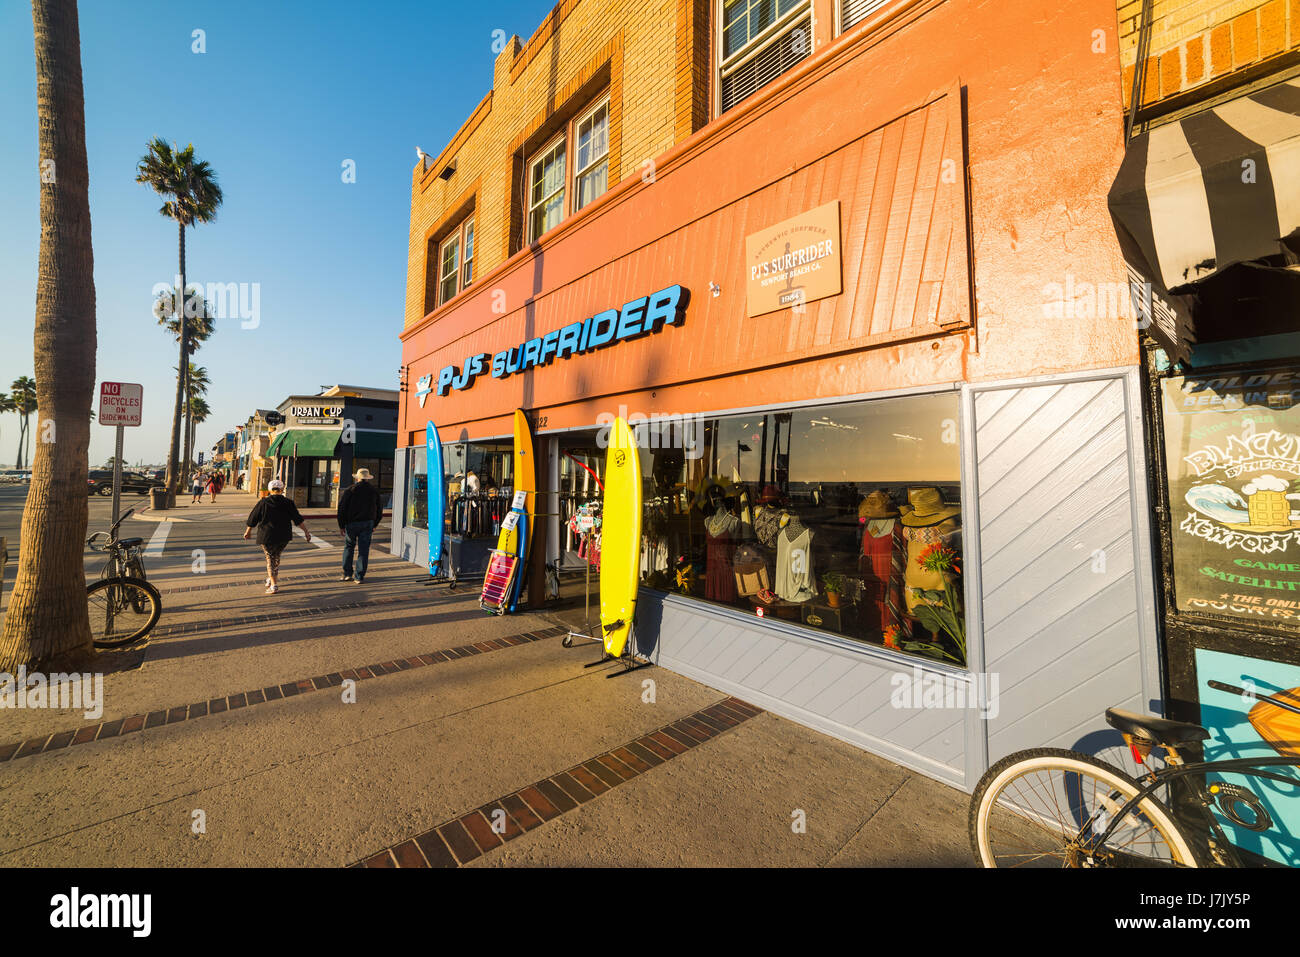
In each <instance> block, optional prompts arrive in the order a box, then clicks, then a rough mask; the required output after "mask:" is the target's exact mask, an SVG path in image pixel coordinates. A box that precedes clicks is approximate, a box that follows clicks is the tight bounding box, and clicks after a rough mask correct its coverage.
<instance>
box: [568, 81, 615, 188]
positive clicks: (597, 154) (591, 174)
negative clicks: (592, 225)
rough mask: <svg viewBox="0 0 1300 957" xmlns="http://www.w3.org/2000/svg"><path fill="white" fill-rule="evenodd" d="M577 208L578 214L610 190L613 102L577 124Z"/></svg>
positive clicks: (575, 140)
mask: <svg viewBox="0 0 1300 957" xmlns="http://www.w3.org/2000/svg"><path fill="white" fill-rule="evenodd" d="M573 138H574V151H573V155H574V163H573V208H574V211H575V212H576V211H577V210H579V209H582V207H584V206H586V205H587V204H588V203H590V202H591V201H592V200H593V199H595V198H596V197H597V196H599V195H600V194H601V193H603V192H605V190H607V189H609V99H608V98H606V99H604V100H602V101H601V102H600V103H598V104H597V105H596V106H595V107H594V108H593V109H591V110H589V111H588V112H587V113H586V114H585V115H584V116H580V117H579V118H578V121H577V122H576V123H574V125H573Z"/></svg>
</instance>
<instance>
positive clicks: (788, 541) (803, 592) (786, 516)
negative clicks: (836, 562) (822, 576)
mask: <svg viewBox="0 0 1300 957" xmlns="http://www.w3.org/2000/svg"><path fill="white" fill-rule="evenodd" d="M780 525H781V533H780V534H779V535H778V536H777V539H776V593H777V595H778V596H779V597H780V598H782V599H783V600H785V601H789V602H803V601H808V600H809V599H811V598H815V597H816V595H817V585H816V578H815V577H814V576H813V566H812V540H813V533H812V529H810V528H808V527H807V526H806V525H804V523H803V522H801V521H799V517H798V516H797V515H792V514H790V513H789V512H782V513H781V518H780Z"/></svg>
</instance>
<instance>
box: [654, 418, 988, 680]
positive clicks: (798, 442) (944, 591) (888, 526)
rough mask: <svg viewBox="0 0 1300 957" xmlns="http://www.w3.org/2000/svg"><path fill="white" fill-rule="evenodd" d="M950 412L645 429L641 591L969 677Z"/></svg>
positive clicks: (715, 421)
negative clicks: (894, 653)
mask: <svg viewBox="0 0 1300 957" xmlns="http://www.w3.org/2000/svg"><path fill="white" fill-rule="evenodd" d="M957 402H958V400H957V396H956V395H955V394H943V395H928V396H909V397H903V398H895V399H879V400H873V401H867V402H856V403H847V404H841V405H833V406H820V407H817V408H812V409H803V410H798V411H781V412H767V413H763V412H753V413H746V414H743V415H732V416H725V417H715V418H700V419H685V420H682V419H679V420H677V421H676V422H672V423H667V424H665V423H651V424H650V425H649V426H642V427H641V428H640V429H639V430H638V432H639V435H638V438H639V445H640V446H641V457H642V469H643V474H644V480H645V500H646V513H645V516H644V519H643V542H642V558H641V573H642V581H643V582H644V583H645V585H646V586H647V587H650V588H656V589H660V590H663V591H667V592H672V593H676V594H679V595H685V596H689V597H690V598H693V599H698V600H701V601H707V602H713V603H717V604H722V605H727V606H729V607H733V608H738V609H742V610H744V611H746V612H748V613H750V614H753V615H755V616H760V617H763V618H776V619H780V620H784V621H789V622H791V623H797V624H800V625H803V626H806V627H809V628H815V629H819V630H823V631H830V632H833V633H835V634H838V635H840V636H842V637H845V638H850V639H853V640H855V641H861V642H867V643H874V644H880V645H885V646H887V647H890V648H894V649H896V650H899V651H906V652H910V653H912V654H916V655H921V656H924V657H928V658H932V659H936V660H941V661H946V662H948V663H950V664H959V665H964V664H965V662H966V650H965V648H966V636H965V616H964V611H963V608H962V599H961V594H962V588H961V501H960V478H961V465H960V445H959V442H958V426H957V422H958V406H957Z"/></svg>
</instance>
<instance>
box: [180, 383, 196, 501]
mask: <svg viewBox="0 0 1300 957" xmlns="http://www.w3.org/2000/svg"><path fill="white" fill-rule="evenodd" d="M190 388H191V386H190V368H189V365H188V364H187V365H186V366H185V457H184V458H185V468H184V470H183V471H182V473H181V474H182V475H189V474H190V472H191V471H192V470H193V468H194V397H193V396H192V395H190Z"/></svg>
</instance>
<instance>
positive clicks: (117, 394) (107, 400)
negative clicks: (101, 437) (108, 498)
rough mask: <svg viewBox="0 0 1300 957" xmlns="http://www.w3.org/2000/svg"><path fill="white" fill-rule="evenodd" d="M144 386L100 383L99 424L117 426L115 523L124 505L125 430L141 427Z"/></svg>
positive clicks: (127, 383) (114, 477)
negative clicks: (123, 439)
mask: <svg viewBox="0 0 1300 957" xmlns="http://www.w3.org/2000/svg"><path fill="white" fill-rule="evenodd" d="M143 401H144V386H142V385H140V384H139V383H136V382H101V383H100V384H99V424H100V425H112V426H116V428H117V438H116V441H115V442H114V450H113V524H114V525H116V524H117V520H118V516H119V514H120V510H121V507H122V430H123V429H124V428H126V427H127V426H132V427H139V425H140V413H141V411H142V409H143Z"/></svg>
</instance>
